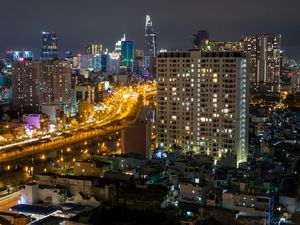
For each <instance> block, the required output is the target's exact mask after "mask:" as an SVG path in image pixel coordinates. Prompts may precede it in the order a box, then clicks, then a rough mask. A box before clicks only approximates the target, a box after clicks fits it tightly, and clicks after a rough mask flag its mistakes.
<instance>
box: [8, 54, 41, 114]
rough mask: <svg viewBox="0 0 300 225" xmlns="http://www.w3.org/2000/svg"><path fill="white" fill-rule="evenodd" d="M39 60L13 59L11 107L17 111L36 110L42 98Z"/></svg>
mask: <svg viewBox="0 0 300 225" xmlns="http://www.w3.org/2000/svg"><path fill="white" fill-rule="evenodd" d="M40 70H41V64H40V62H39V61H31V60H24V61H15V62H13V69H12V107H13V109H15V110H17V111H36V110H38V108H39V106H40V104H41V102H42V98H41V96H42V95H41V92H40V86H41V82H40V75H41V73H40Z"/></svg>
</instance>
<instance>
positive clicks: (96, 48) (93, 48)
mask: <svg viewBox="0 0 300 225" xmlns="http://www.w3.org/2000/svg"><path fill="white" fill-rule="evenodd" d="M102 51H103V45H101V44H90V45H89V46H87V48H86V54H92V55H97V54H100V53H102Z"/></svg>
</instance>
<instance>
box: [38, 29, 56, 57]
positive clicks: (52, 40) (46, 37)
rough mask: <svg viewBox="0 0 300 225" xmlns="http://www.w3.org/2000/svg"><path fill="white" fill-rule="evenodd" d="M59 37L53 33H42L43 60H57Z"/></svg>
mask: <svg viewBox="0 0 300 225" xmlns="http://www.w3.org/2000/svg"><path fill="white" fill-rule="evenodd" d="M57 58H58V55H57V35H56V34H55V33H54V32H51V31H44V32H42V48H41V59H42V60H53V59H57Z"/></svg>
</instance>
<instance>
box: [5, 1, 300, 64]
mask: <svg viewBox="0 0 300 225" xmlns="http://www.w3.org/2000/svg"><path fill="white" fill-rule="evenodd" d="M146 14H150V15H151V18H152V21H153V25H154V29H155V31H157V32H159V37H158V45H159V46H158V47H159V48H167V49H171V48H179V49H187V48H190V47H191V40H190V36H191V34H193V33H196V32H197V30H208V31H209V32H210V36H211V39H224V40H231V39H232V40H238V39H240V38H241V36H243V35H249V34H256V33H281V34H282V46H283V49H284V50H286V55H288V56H291V57H296V58H298V59H300V1H299V0H247V1H246V0H206V1H203V0H47V1H46V0H1V3H0V24H1V32H0V53H1V55H3V54H4V52H5V50H6V49H28V50H33V51H34V53H35V55H38V56H39V49H40V45H41V37H40V36H41V31H43V30H50V31H54V32H56V33H57V35H58V37H59V52H60V54H61V55H63V54H64V52H65V50H72V51H74V52H75V53H78V52H83V49H84V47H85V46H86V45H87V44H88V43H90V42H99V43H102V44H104V45H105V46H107V47H108V48H109V49H112V48H113V47H114V44H115V42H116V41H117V40H118V39H120V38H121V36H122V34H123V33H126V36H127V38H128V39H132V40H134V41H135V45H136V47H138V48H142V46H143V40H144V39H143V38H144V37H143V35H144V23H145V15H146Z"/></svg>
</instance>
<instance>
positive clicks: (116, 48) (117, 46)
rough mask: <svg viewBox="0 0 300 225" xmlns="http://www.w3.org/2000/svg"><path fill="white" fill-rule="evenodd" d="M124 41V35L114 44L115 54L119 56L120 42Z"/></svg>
mask: <svg viewBox="0 0 300 225" xmlns="http://www.w3.org/2000/svg"><path fill="white" fill-rule="evenodd" d="M125 40H126V36H125V34H124V35H123V37H122V38H121V40H119V41H117V42H116V44H115V53H117V54H119V55H121V50H122V41H125Z"/></svg>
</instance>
